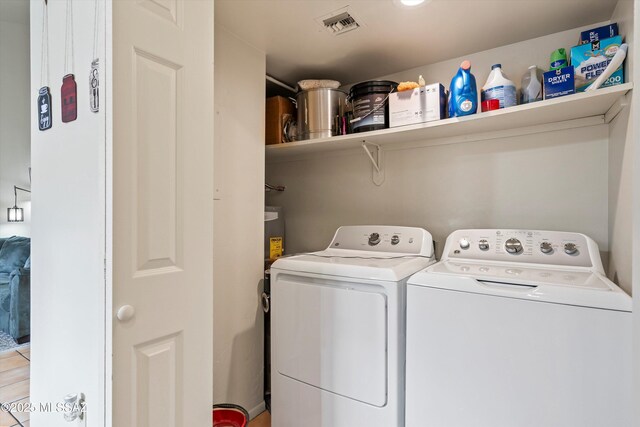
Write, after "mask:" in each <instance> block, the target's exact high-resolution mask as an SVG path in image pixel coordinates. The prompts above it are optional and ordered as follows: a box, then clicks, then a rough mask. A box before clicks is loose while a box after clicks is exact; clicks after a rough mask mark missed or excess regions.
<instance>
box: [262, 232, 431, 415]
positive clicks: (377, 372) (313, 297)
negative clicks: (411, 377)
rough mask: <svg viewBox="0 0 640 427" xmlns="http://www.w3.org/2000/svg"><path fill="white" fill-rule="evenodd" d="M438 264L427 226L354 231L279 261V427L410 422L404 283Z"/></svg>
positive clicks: (275, 271)
mask: <svg viewBox="0 0 640 427" xmlns="http://www.w3.org/2000/svg"><path fill="white" fill-rule="evenodd" d="M433 262H434V255H433V242H432V237H431V234H429V232H427V231H425V230H423V229H421V228H411V227H394V226H349V227H340V228H339V229H338V231H337V232H336V234H335V236H334V238H333V241H332V242H331V244H330V245H329V247H328V248H327V249H326V250H324V251H320V252H314V253H311V254H303V255H297V256H292V257H286V258H280V259H279V260H278V261H276V262H275V263H274V264H273V266H272V267H271V308H272V311H271V313H272V314H271V316H272V341H271V342H272V347H271V348H272V357H273V360H272V370H271V372H272V377H271V378H272V386H271V388H272V397H271V399H272V400H271V413H272V423H273V426H274V427H302V426H304V427H353V426H368V427H395V426H401V425H403V424H404V348H405V347H404V345H405V298H406V281H407V279H408V278H409V276H410V275H412V274H413V273H415V272H417V271H420V270H421V269H423V268H425V267H426V266H428V265H430V264H432V263H433Z"/></svg>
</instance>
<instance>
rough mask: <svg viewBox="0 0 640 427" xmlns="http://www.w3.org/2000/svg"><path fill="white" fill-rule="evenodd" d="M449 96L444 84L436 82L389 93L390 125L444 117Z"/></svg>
mask: <svg viewBox="0 0 640 427" xmlns="http://www.w3.org/2000/svg"><path fill="white" fill-rule="evenodd" d="M446 107H447V97H446V94H445V91H444V86H442V85H441V84H440V83H434V84H431V85H428V86H421V87H417V88H415V89H413V90H405V91H402V92H395V93H392V94H391V95H389V127H396V126H405V125H413V124H416V123H424V122H430V121H433V120H440V119H444V118H445V117H446V116H445V114H446Z"/></svg>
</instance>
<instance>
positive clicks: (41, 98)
mask: <svg viewBox="0 0 640 427" xmlns="http://www.w3.org/2000/svg"><path fill="white" fill-rule="evenodd" d="M41 39H42V41H41V46H40V90H38V100H37V104H36V110H37V111H38V129H40V130H41V131H45V130H47V129H50V128H51V126H52V125H53V120H52V119H53V116H52V112H51V92H50V91H49V10H48V8H47V0H43V1H42V37H41Z"/></svg>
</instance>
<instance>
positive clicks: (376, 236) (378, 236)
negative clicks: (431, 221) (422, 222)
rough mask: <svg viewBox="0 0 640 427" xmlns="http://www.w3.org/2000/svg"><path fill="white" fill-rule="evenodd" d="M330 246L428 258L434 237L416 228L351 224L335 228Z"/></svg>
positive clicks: (431, 253) (430, 254) (330, 247)
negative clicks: (336, 229)
mask: <svg viewBox="0 0 640 427" xmlns="http://www.w3.org/2000/svg"><path fill="white" fill-rule="evenodd" d="M329 249H351V250H359V251H371V252H390V253H398V254H407V255H409V254H410V255H420V256H426V257H431V256H432V255H433V238H432V237H431V234H430V233H429V232H428V231H427V230H425V229H423V228H419V227H401V226H392V225H351V226H344V227H340V228H338V231H336V234H335V236H334V237H333V240H332V241H331V244H330V245H329Z"/></svg>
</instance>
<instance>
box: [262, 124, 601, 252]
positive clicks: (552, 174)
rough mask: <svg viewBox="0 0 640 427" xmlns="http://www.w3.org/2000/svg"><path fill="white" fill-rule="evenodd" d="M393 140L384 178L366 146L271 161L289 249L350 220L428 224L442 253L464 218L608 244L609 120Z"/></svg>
mask: <svg viewBox="0 0 640 427" xmlns="http://www.w3.org/2000/svg"><path fill="white" fill-rule="evenodd" d="M387 147H389V149H387ZM390 147H391V146H389V145H387V146H385V149H386V151H385V160H384V161H385V175H386V179H385V182H384V183H383V184H382V186H380V187H377V186H375V185H374V184H373V183H372V182H371V164H370V162H369V159H368V158H367V157H366V156H365V155H364V153H362V152H354V153H351V154H348V155H346V154H345V155H341V154H337V153H335V154H324V155H322V156H321V158H314V159H307V160H300V161H293V162H284V163H277V164H276V163H272V164H269V165H268V169H267V180H268V181H269V182H273V183H276V184H279V185H285V186H286V187H287V188H286V191H284V192H283V193H280V194H274V195H271V194H269V196H268V203H269V204H270V205H277V206H283V207H284V209H285V219H286V238H287V241H286V248H287V251H288V252H289V253H295V252H301V251H309V250H317V249H320V248H323V247H325V246H326V245H327V244H328V243H329V241H330V240H331V237H332V236H333V233H334V232H335V229H336V228H337V227H338V226H340V225H347V224H398V225H410V226H421V227H425V228H426V229H427V230H429V231H430V232H431V233H432V234H433V236H434V239H435V240H436V241H437V242H438V243H439V245H438V251H437V255H439V254H440V251H441V250H442V246H443V244H444V241H445V239H446V237H447V235H448V234H449V233H450V232H451V231H453V230H456V229H459V228H483V227H487V228H494V227H495V228H510V227H513V228H531V229H543V230H545V229H546V230H573V231H578V232H583V233H586V234H588V235H590V236H592V237H593V238H594V239H595V240H596V241H597V242H598V243H599V245H600V248H601V250H606V249H607V247H608V234H607V205H606V201H607V127H606V126H603V125H601V126H594V127H588V128H584V129H578V130H564V131H559V132H554V133H544V134H535V135H526V136H519V137H515V138H500V139H494V140H487V141H479V142H470V143H460V144H454V145H441V146H430V147H424V148H414V149H402V150H393V149H391V148H390ZM578 159H579V160H578ZM587 189H588V190H587Z"/></svg>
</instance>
